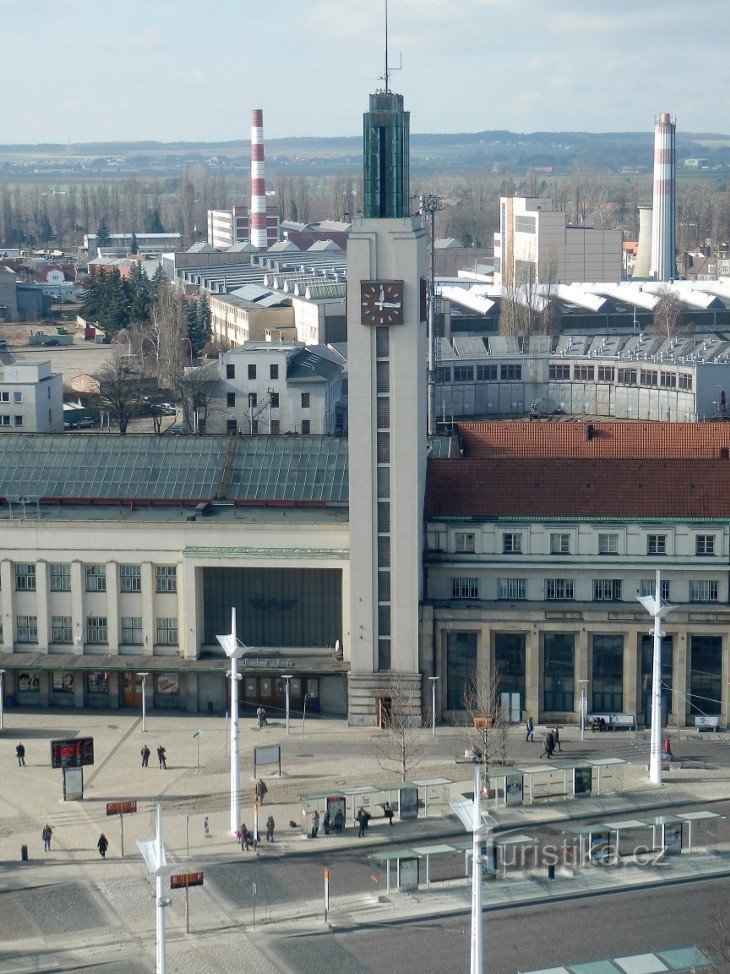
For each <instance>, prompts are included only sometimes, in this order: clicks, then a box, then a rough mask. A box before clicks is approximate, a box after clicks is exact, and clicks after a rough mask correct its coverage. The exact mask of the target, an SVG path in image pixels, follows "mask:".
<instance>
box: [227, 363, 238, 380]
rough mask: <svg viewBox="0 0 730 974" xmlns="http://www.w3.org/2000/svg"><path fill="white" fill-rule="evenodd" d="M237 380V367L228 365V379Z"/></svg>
mask: <svg viewBox="0 0 730 974" xmlns="http://www.w3.org/2000/svg"><path fill="white" fill-rule="evenodd" d="M235 378H236V366H235V365H230V364H229V365H226V379H235Z"/></svg>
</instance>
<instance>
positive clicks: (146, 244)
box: [84, 232, 182, 260]
mask: <svg viewBox="0 0 730 974" xmlns="http://www.w3.org/2000/svg"><path fill="white" fill-rule="evenodd" d="M133 237H135V238H136V240H137V253H139V254H164V253H167V252H168V251H171V250H179V249H180V247H181V245H182V234H181V233H174V232H172V233H142V232H141V233H134V234H133V233H110V234H109V243H108V244H105V245H104V246H103V247H101V246H99V240H98V237H97V235H96V234H95V233H86V234H84V250H86V251H87V252H88V255H89V259H90V260H93V258H95V257H126V256H127V254H129V253H130V251H131V248H132V238H133Z"/></svg>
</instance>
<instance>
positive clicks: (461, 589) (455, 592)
mask: <svg viewBox="0 0 730 974" xmlns="http://www.w3.org/2000/svg"><path fill="white" fill-rule="evenodd" d="M451 598H452V599H478V598H479V579H478V578H452V579H451Z"/></svg>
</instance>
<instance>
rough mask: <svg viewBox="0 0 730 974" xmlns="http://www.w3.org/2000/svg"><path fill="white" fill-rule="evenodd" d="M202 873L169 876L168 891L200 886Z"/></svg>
mask: <svg viewBox="0 0 730 974" xmlns="http://www.w3.org/2000/svg"><path fill="white" fill-rule="evenodd" d="M203 875H204V874H203V873H180V874H179V875H177V876H170V889H184V888H185V887H186V886H202V885H203Z"/></svg>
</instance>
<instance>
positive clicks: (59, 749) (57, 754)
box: [51, 737, 94, 768]
mask: <svg viewBox="0 0 730 974" xmlns="http://www.w3.org/2000/svg"><path fill="white" fill-rule="evenodd" d="M93 763H94V738H93V737H74V738H71V739H70V740H65V741H63V740H62V741H51V767H52V768H81V767H83V766H84V765H85V764H93Z"/></svg>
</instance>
